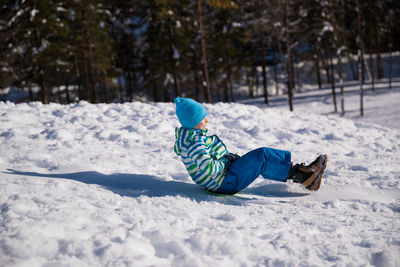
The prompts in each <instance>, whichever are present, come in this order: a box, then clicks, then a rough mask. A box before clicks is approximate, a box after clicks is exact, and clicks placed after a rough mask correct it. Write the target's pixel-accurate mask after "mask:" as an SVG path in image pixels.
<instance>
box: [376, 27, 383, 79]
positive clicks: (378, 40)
mask: <svg viewBox="0 0 400 267" xmlns="http://www.w3.org/2000/svg"><path fill="white" fill-rule="evenodd" d="M376 43H377V47H378V51H377V54H376V67H377V69H378V75H377V78H378V80H380V79H382V78H383V64H382V54H381V46H382V44H381V38H380V37H379V34H376Z"/></svg>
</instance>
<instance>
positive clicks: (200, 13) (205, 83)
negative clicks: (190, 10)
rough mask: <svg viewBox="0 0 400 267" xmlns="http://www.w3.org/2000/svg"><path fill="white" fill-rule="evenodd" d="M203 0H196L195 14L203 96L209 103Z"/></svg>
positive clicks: (209, 89) (209, 90) (209, 91)
mask: <svg viewBox="0 0 400 267" xmlns="http://www.w3.org/2000/svg"><path fill="white" fill-rule="evenodd" d="M202 3H203V0H197V16H198V21H199V34H200V40H201V52H202V56H203V71H204V81H203V88H204V89H205V97H206V99H207V102H208V103H211V88H210V82H209V79H208V68H207V54H206V43H205V40H204V30H203V10H202V7H201V6H202Z"/></svg>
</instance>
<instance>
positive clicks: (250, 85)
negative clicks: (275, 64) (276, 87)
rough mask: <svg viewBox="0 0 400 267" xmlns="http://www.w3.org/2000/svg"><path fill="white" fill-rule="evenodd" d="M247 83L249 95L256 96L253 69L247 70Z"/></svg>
mask: <svg viewBox="0 0 400 267" xmlns="http://www.w3.org/2000/svg"><path fill="white" fill-rule="evenodd" d="M246 83H247V87H248V88H249V97H250V98H254V90H253V88H254V83H253V81H252V75H251V71H248V70H246Z"/></svg>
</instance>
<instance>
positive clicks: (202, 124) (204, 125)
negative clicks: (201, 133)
mask: <svg viewBox="0 0 400 267" xmlns="http://www.w3.org/2000/svg"><path fill="white" fill-rule="evenodd" d="M207 123H208V119H207V117H205V118H204V119H203V120H202V121H201V122H200V123H199V124H197V125H196V126H195V127H194V128H195V129H200V130H204V129H206V127H207Z"/></svg>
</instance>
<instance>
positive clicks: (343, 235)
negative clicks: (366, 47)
mask: <svg viewBox="0 0 400 267" xmlns="http://www.w3.org/2000/svg"><path fill="white" fill-rule="evenodd" d="M385 95H386V97H387V98H386V99H388V100H387V101H389V102H392V101H395V99H396V98H397V101H398V102H397V103H399V91H398V90H397V91H396V90H394V92H388V91H386V94H384V93H382V94H380V98H379V99H380V101H384V100H383V99H385ZM327 99H328V98H327ZM349 99H350V98H349ZM355 99H356V100H354V102H356V101H357V98H355ZM327 101H328V100H327ZM348 101H352V100H348ZM366 101H368V100H366ZM328 102H329V101H328ZM352 102H353V101H352ZM306 104H307V103H306ZM306 104H304V105H306ZM328 104H329V103H328ZM308 105H310V109H311V107H312V108H314V109H318V108H319V109H320V110H323V109H324V108H325V106H323V105H322V104H321V105H318V104H317V102H312V101H310V102H309V103H308ZM381 106H382V105H381ZM383 106H384V108H383V109H381V110H379V112H381V113H384V112H387V109H389V106H388V105H386V106H385V105H383ZM206 107H207V109H208V111H209V126H208V128H209V134H218V135H219V136H220V137H221V139H222V140H223V141H224V142H225V144H226V145H227V147H228V149H229V151H230V152H233V153H238V154H244V153H246V152H247V151H249V150H251V149H255V148H257V147H260V146H269V147H274V148H279V149H286V150H290V151H292V155H293V161H295V162H306V163H307V162H310V161H312V160H313V159H314V158H315V157H316V156H317V155H318V154H319V153H326V154H328V155H329V162H328V167H327V169H326V172H325V176H324V180H323V184H322V186H321V189H320V190H319V191H318V192H313V193H310V192H308V191H306V190H304V189H303V188H301V187H300V186H299V185H297V184H285V183H277V182H270V181H266V180H263V179H262V178H258V179H257V180H256V181H255V183H253V184H252V185H251V186H250V187H249V188H248V189H246V190H244V191H243V192H242V193H240V194H238V195H236V196H226V197H221V196H214V195H210V194H207V193H206V192H205V191H204V190H202V189H201V188H200V187H198V186H197V185H195V184H194V183H193V182H192V181H191V180H190V178H189V176H188V174H187V172H186V170H185V168H184V166H183V164H182V163H181V162H180V160H179V158H178V157H177V156H176V155H175V154H174V152H173V149H172V147H173V144H174V128H175V127H176V126H178V121H177V119H176V117H175V110H174V105H173V104H172V103H159V104H144V103H139V102H135V103H127V104H98V105H91V104H88V103H85V102H81V103H77V104H72V105H64V106H62V105H58V104H50V105H42V104H39V103H31V104H18V105H14V104H12V103H0V265H1V266H61V265H63V266H64V265H65V266H125V265H126V266H256V265H258V266H313V265H316V266H336V265H337V266H346V265H350V266H360V265H362V266H370V265H374V266H399V265H400V256H399V255H400V254H399V251H400V166H399V162H400V130H399V129H398V128H399V127H398V124H399V121H398V117H396V116H392V117H390V118H391V119H390V120H391V121H390V123H391V124H393V125H397V127H392V128H389V127H388V124H385V125H386V127H385V126H379V125H378V124H377V123H375V124H371V123H370V122H368V123H366V122H365V121H364V119H363V118H360V119H357V118H354V117H356V116H354V117H353V118H351V119H353V120H350V119H346V118H340V116H338V115H336V114H331V112H330V111H328V110H327V111H323V112H321V114H322V115H319V114H314V113H313V112H312V110H307V107H306V106H302V105H301V104H300V103H298V104H297V110H295V112H292V113H290V112H289V111H287V110H286V109H287V108H285V106H279V105H275V108H264V107H262V108H260V106H253V105H245V104H223V103H217V104H213V105H206ZM330 107H331V106H330ZM295 108H296V106H295ZM391 108H393V110H392V111H395V108H394V107H391ZM368 112H370V110H369V109H368V110H366V114H368ZM397 116H398V113H397ZM369 118H370V119H371V117H369ZM385 119H388V116H386V117H385ZM382 120H383V119H382ZM390 123H389V124H390ZM396 128H397V129H396Z"/></svg>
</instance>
